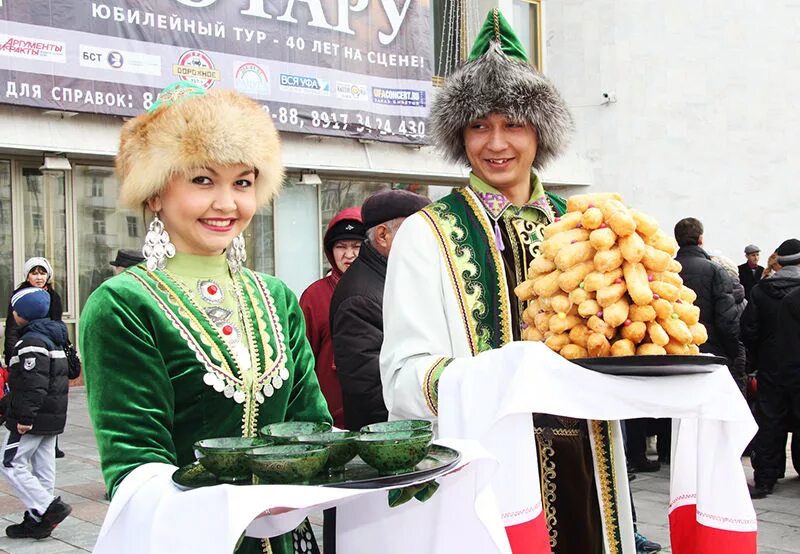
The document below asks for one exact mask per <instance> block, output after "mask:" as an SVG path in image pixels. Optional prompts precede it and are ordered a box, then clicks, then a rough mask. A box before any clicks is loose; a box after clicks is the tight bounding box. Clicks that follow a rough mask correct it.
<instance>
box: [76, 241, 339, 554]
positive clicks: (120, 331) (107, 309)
mask: <svg viewBox="0 0 800 554" xmlns="http://www.w3.org/2000/svg"><path fill="white" fill-rule="evenodd" d="M201 262H202V264H197V265H198V269H197V270H196V271H195V273H196V274H190V275H180V276H170V274H169V272H168V271H156V272H152V273H149V272H147V271H146V269H144V266H143V265H140V266H136V267H134V268H130V269H129V270H127V271H126V272H124V273H122V274H121V275H118V276H116V277H113V278H111V279H109V280H108V281H106V282H105V283H104V284H103V285H101V286H100V287H99V288H98V289H97V290H96V291H94V293H92V295H91V296H90V298H89V300H88V301H87V303H86V306H85V308H84V310H83V313H82V316H81V321H80V352H81V357H82V359H83V367H84V371H85V375H86V387H87V394H88V402H89V413H90V416H91V418H92V422H93V425H94V429H95V435H96V438H97V444H98V447H99V451H100V460H101V466H102V470H103V477H104V479H105V482H106V485H107V487H108V491H109V494H110V495H113V494H114V492H115V490H116V488H117V487H118V485H119V483H120V482H121V481H122V479H124V477H125V476H126V475H127V474H128V473H129V472H130V471H131V470H133V469H135V468H136V467H138V466H140V465H143V464H146V463H151V462H161V463H167V464H173V465H177V466H182V465H184V464H188V463H190V462H192V461H193V460H194V459H195V456H194V452H193V446H192V445H193V444H194V442H195V441H197V440H200V439H203V438H208V437H219V436H237V435H238V436H241V435H252V434H254V432H255V430H256V429H257V428H258V427H260V426H262V425H266V424H268V423H273V422H279V421H289V420H296V421H326V422H331V421H332V420H331V416H330V414H329V413H328V409H327V406H326V403H325V399H324V398H323V396H322V394H321V392H320V389H319V384H318V383H317V378H316V375H315V374H314V355H313V353H312V351H311V348H310V347H309V345H308V341H307V340H306V335H305V327H304V320H303V313H302V311H301V310H300V307H299V305H298V303H297V299H296V298H295V296H294V294H293V293H292V292H291V291H290V290H289V289H288V287H287V286H286V285H285V284H284V283H283V282H281V281H280V280H278V279H277V278H275V277H271V276H268V275H262V274H256V273H254V272H252V271H249V270H246V269H245V270H242V271H241V272H239V273H238V274H237V275H236V276H234V278H233V281H234V282H235V283H236V285H237V286H239V287H241V288H240V290H241V291H242V294H241V297H240V298H241V299H242V304H243V305H242V306H241V312H242V315H243V319H244V321H245V333H246V334H247V335H249V336H250V337H251V338H253V342H252V343H250V344H251V347H250V357H251V359H252V362H253V363H254V364H258V367H256V369H257V370H258V371H257V372H256V373H255V377H254V378H253V379H251V380H250V381H252V382H251V383H243V384H242V385H241V386H238V387H233V388H237V389H242V388H243V389H245V390H246V392H245V393H244V396H245V397H246V398H245V399H244V402H237V401H236V400H235V399H234V398H233V397H232V396H233V395H226V394H225V391H224V390H223V391H222V392H218V391H217V390H216V389H215V388H214V387H213V386H210V385H209V384H207V383H208V382H214V383H215V384H217V385H218V388H221V387H220V386H219V384H220V383H224V382H225V380H226V379H227V380H228V382H229V383H234V382H235V381H236V379H239V380H240V381H241V380H242V379H241V375H240V372H239V371H237V369H236V366H237V362H236V360H235V359H234V358H235V357H234V356H233V354H232V353H231V352H230V350H229V349H227V348H226V347H225V343H224V340H223V339H222V335H221V334H220V333H218V332H217V331H216V330H215V328H214V325H213V324H212V323H211V321H210V320H209V319H208V318H205V317H203V315H202V313H201V310H200V308H199V303H198V301H197V295H196V294H194V293H192V292H191V291H189V290H188V289H187V287H185V286H182V285H181V282H183V281H186V280H192V279H199V278H203V277H205V278H215V279H216V278H224V277H225V275H224V272H227V266H226V265H225V259H224V257H203V259H202V260H201ZM167 269H168V270H169V266H168V268H167ZM220 272H223V274H221V273H220ZM190 273H191V272H190ZM228 280H229V281H230V276H228ZM182 335H183V336H182ZM279 366H280V367H279ZM232 368H233V369H232ZM209 374H216V376H217V379H218V380H217V381H214V379H213V378H210V377H209ZM281 374H282V377H285V379H284V378H282V377H281ZM228 376H232V378H229V377H228ZM276 376H277V378H276ZM245 381H247V380H245ZM265 385H269V387H271V389H270V388H269V387H267V389H266V390H267V391H269V392H271V393H272V394H271V396H267V395H266V394H265V388H264V386H265ZM228 392H232V390H229V391H228ZM259 394H260V397H263V403H259V402H258V398H257V396H258V395H259ZM229 396H231V397H229ZM237 396H238V397H239V399H241V395H237ZM260 397H259V398H260ZM270 542H271V543H272V545H273V551H274V552H275V553H276V554H277V553H283V552H291V551H292V550H291V538H289V537H288V536H287V535H284V536H283V537H278V538H275V539H272V540H271V541H270ZM259 543H260V541H256V540H247V541H245V544H244V545H243V546H242V548H240V549H239V550H238V551H237V552H241V553H244V552H248V553H249V552H265V551H268V550H266V549H264V548H263V545H260V544H259Z"/></svg>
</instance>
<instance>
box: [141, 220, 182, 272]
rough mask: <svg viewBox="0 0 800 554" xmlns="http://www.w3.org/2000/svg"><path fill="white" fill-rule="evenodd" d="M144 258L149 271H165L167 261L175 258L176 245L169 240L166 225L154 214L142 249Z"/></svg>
mask: <svg viewBox="0 0 800 554" xmlns="http://www.w3.org/2000/svg"><path fill="white" fill-rule="evenodd" d="M142 256H144V259H145V260H146V262H147V270H148V271H155V270H156V269H165V268H166V267H167V259H168V258H172V257H173V256H175V245H174V244H172V242H171V241H170V240H169V233H168V232H167V230H166V229H165V228H164V223H163V222H162V221H161V220H160V219H159V218H158V214H157V213H156V214H153V221H151V222H150V227H149V228H148V230H147V236H146V237H145V239H144V246H143V247H142Z"/></svg>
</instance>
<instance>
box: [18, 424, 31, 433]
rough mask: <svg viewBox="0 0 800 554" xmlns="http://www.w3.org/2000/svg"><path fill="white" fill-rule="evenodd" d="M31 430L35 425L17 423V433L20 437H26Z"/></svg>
mask: <svg viewBox="0 0 800 554" xmlns="http://www.w3.org/2000/svg"><path fill="white" fill-rule="evenodd" d="M31 429H33V425H23V424H22V423H17V433H19V434H20V435H24V434H25V433H27V432H28V431H30V430H31Z"/></svg>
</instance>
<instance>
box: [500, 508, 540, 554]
mask: <svg viewBox="0 0 800 554" xmlns="http://www.w3.org/2000/svg"><path fill="white" fill-rule="evenodd" d="M506 535H508V542H509V543H510V544H511V552H513V554H550V553H551V550H550V538H549V536H548V534H547V525H546V524H545V522H544V514H543V513H540V514H539V517H537V518H535V519H531V520H530V521H526V522H524V523H517V524H516V525H510V526H508V527H506Z"/></svg>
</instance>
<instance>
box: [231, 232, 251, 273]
mask: <svg viewBox="0 0 800 554" xmlns="http://www.w3.org/2000/svg"><path fill="white" fill-rule="evenodd" d="M227 255H228V266H229V267H230V268H231V272H233V273H236V272H237V271H239V270H240V269H241V268H242V266H243V265H244V263H245V262H246V261H247V251H246V250H245V247H244V235H242V233H239V234H238V235H236V236H235V237H234V238H233V241H232V242H231V245H230V246H229V247H228V252H227Z"/></svg>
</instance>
